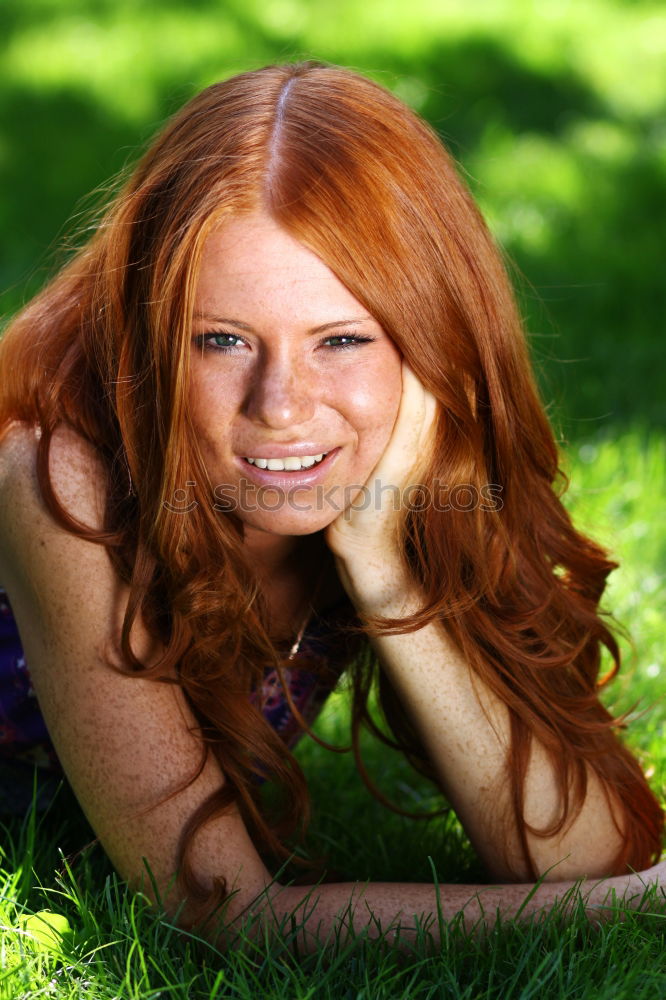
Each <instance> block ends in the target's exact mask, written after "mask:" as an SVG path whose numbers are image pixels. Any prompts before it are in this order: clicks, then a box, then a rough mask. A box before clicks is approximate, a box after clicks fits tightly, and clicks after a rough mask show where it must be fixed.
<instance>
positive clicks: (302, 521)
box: [241, 511, 338, 536]
mask: <svg viewBox="0 0 666 1000" xmlns="http://www.w3.org/2000/svg"><path fill="white" fill-rule="evenodd" d="M337 516H338V515H337V514H335V513H333V512H331V513H330V514H327V515H324V514H323V513H322V514H320V515H319V516H318V517H312V516H309V517H308V516H307V515H305V514H299V513H298V511H289V512H282V511H281V512H280V515H279V516H276V517H270V515H268V514H264V516H263V517H257V518H254V517H247V516H246V517H242V518H241V520H242V522H243V524H244V525H246V526H247V527H248V528H254V529H255V531H265V532H266V533H267V534H270V535H289V536H296V535H315V534H317V532H319V531H323V530H324V528H327V527H328V526H329V524H332V523H333V521H334V520H335V518H336V517H337Z"/></svg>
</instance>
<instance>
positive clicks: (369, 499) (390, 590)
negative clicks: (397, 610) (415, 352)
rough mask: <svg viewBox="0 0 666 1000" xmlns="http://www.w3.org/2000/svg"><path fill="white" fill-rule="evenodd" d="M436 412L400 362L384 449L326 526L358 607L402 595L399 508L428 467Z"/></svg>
mask: <svg viewBox="0 0 666 1000" xmlns="http://www.w3.org/2000/svg"><path fill="white" fill-rule="evenodd" d="M436 412H437V401H436V400H435V397H434V396H433V395H432V394H431V393H430V392H428V391H427V389H425V388H424V387H423V385H422V384H421V383H420V382H419V380H418V378H417V377H416V375H415V374H414V373H413V372H412V370H411V369H410V368H409V367H408V366H407V364H406V363H405V362H404V361H403V362H402V397H401V400H400V407H399V410H398V416H397V417H396V421H395V424H394V427H393V431H392V433H391V437H390V439H389V442H388V444H387V446H386V448H385V450H384V453H383V454H382V456H381V458H380V459H379V461H378V463H377V465H376V466H375V467H374V469H373V470H372V472H371V474H370V476H369V478H368V480H367V482H366V483H365V485H364V487H363V490H362V491H361V492H360V493H359V494H358V495H357V496H356V497H355V498H354V500H353V501H352V503H351V504H350V505H349V506H348V507H347V508H346V509H345V510H344V511H342V513H341V514H340V515H339V516H338V517H337V518H336V519H335V521H333V523H332V524H330V525H329V527H328V528H327V529H326V542H327V544H328V546H329V547H330V548H331V550H332V551H333V553H334V554H335V556H336V564H337V569H338V573H339V575H340V579H341V580H342V583H343V586H344V587H345V589H346V590H347V593H348V594H349V595H350V597H351V599H352V600H353V601H354V603H355V605H356V607H357V608H359V609H361V608H363V609H364V610H370V609H372V608H375V609H377V610H378V607H379V605H385V604H387V603H389V604H391V603H393V601H394V600H395V598H396V597H399V596H400V595H401V594H404V591H405V584H406V580H405V576H404V564H403V559H402V553H401V548H400V537H399V528H400V523H401V520H402V517H401V511H402V508H403V507H404V506H405V505H406V504H407V503H409V502H410V500H411V501H412V502H418V494H416V491H415V490H412V489H411V488H412V487H415V486H416V485H417V484H418V483H420V482H422V481H423V476H424V474H425V472H426V471H427V469H428V467H429V463H430V456H431V448H432V438H433V435H434V425H435V420H436ZM412 494H414V495H413V496H412Z"/></svg>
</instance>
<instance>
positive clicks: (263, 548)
mask: <svg viewBox="0 0 666 1000" xmlns="http://www.w3.org/2000/svg"><path fill="white" fill-rule="evenodd" d="M244 543H245V546H246V547H247V549H249V552H250V555H251V556H252V559H253V561H254V562H255V564H256V566H257V570H258V571H259V573H260V575H261V576H263V577H265V578H267V579H274V578H276V577H277V578H279V577H280V576H284V575H285V574H289V575H292V574H294V575H297V576H300V575H303V574H309V572H310V570H311V567H312V566H313V565H314V562H315V560H317V561H318V560H319V559H321V557H322V554H323V552H324V550H325V544H324V541H323V538H322V537H321V534H320V533H317V534H315V535H272V534H270V533H269V532H267V531H259V530H257V529H255V528H251V527H247V526H246V528H245V534H244Z"/></svg>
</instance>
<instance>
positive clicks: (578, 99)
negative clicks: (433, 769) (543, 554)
mask: <svg viewBox="0 0 666 1000" xmlns="http://www.w3.org/2000/svg"><path fill="white" fill-rule="evenodd" d="M665 55H666V17H665V15H664V11H663V4H659V3H658V2H654V0H577V2H576V3H575V4H573V3H567V2H564V0H542V2H540V3H539V4H529V3H526V2H524V0H479V2H477V3H475V4H470V3H469V0H446V2H442V0H410V2H409V3H407V4H405V3H398V2H397V0H364V3H362V4H359V3H358V2H357V0H196V2H193V0H168V2H167V0H2V2H1V3H0V77H1V78H2V81H3V86H2V92H1V93H0V116H1V119H2V125H1V126H0V189H1V190H2V191H3V192H10V193H11V197H10V196H5V197H4V198H2V199H0V318H1V317H2V316H9V315H10V314H11V313H13V312H14V311H15V310H16V309H17V308H18V307H19V305H20V304H21V302H23V301H25V299H26V298H27V297H29V295H30V294H32V292H34V291H35V290H36V289H37V288H38V287H39V285H40V284H41V283H42V282H43V280H44V278H45V276H46V275H47V274H48V272H49V271H50V270H52V267H53V264H52V256H53V255H52V253H51V251H50V250H49V247H53V246H54V245H56V244H57V243H58V238H57V236H56V234H58V233H62V231H63V227H64V225H65V220H66V219H68V218H71V216H72V213H73V212H74V213H76V212H77V211H78V210H79V209H80V208H81V206H82V202H81V199H82V198H84V197H85V195H86V194H87V193H88V192H89V191H91V190H92V189H93V188H95V187H96V186H99V185H101V186H102V188H103V187H104V185H105V184H106V183H107V181H108V178H109V176H111V175H112V174H113V173H114V172H115V171H116V170H118V169H119V168H121V167H122V166H123V164H124V163H125V162H126V161H131V160H132V159H133V158H134V156H135V153H136V151H137V149H138V148H139V147H141V146H142V145H143V144H144V143H145V142H146V140H147V139H148V137H149V136H150V135H151V133H152V132H153V131H154V129H155V128H156V127H157V125H158V124H159V123H160V121H162V120H163V119H164V118H165V117H166V115H168V114H169V113H171V112H172V111H174V110H175V109H176V108H177V107H178V106H179V105H180V104H182V103H183V102H184V101H185V100H186V99H187V98H188V97H189V96H191V95H192V94H193V93H194V92H195V91H196V90H198V89H199V88H200V87H203V86H205V85H207V84H209V83H212V82H213V81H215V80H217V79H221V78H223V77H225V76H227V75H230V74H231V73H233V72H237V71H240V70H244V69H248V68H254V67H257V66H261V65H264V64H265V63H268V62H272V61H286V60H289V59H295V58H303V57H315V58H320V59H324V60H330V61H333V62H339V63H342V64H345V65H349V66H353V67H356V68H358V69H359V70H361V71H363V72H367V73H368V74H370V75H372V76H374V77H375V78H376V79H378V80H379V81H380V82H381V83H383V84H384V85H386V86H388V87H390V88H392V89H393V90H394V91H395V92H396V93H397V94H398V95H399V96H401V97H402V98H403V99H404V100H405V101H407V102H408V103H409V104H410V105H411V106H412V107H414V108H415V109H416V110H417V111H418V112H420V113H421V114H423V115H424V116H425V117H426V118H428V120H429V121H431V122H432V123H433V125H434V126H435V127H436V128H437V129H438V130H439V132H440V133H441V134H442V135H443V136H444V137H445V139H446V141H447V142H448V144H449V146H450V147H451V148H452V151H453V152H454V154H455V155H456V156H457V157H458V158H459V159H460V161H461V163H462V167H463V170H464V172H465V175H466V176H467V178H468V180H469V183H470V185H471V187H472V189H473V191H474V193H475V195H476V197H477V198H478V199H479V201H480V203H481V206H482V208H483V210H484V212H485V213H486V215H487V217H488V219H489V221H490V224H491V227H492V229H493V231H494V233H495V234H496V236H497V237H498V239H499V241H500V242H501V244H502V246H503V247H504V248H505V249H506V250H507V252H508V254H510V256H511V259H512V260H513V262H514V264H515V267H516V272H517V273H518V274H519V276H520V278H519V285H520V287H521V303H522V308H523V311H524V313H525V315H526V319H527V326H528V329H529V330H530V334H531V344H532V348H533V352H534V356H535V360H536V364H537V369H538V373H539V376H540V378H541V381H542V384H543V386H544V390H545V391H544V395H545V398H546V399H547V400H549V401H552V406H553V413H554V416H555V420H556V423H557V425H558V428H559V429H560V432H561V435H562V438H563V442H564V456H565V462H566V467H567V470H568V472H569V473H570V476H571V483H572V485H571V488H570V490H569V492H568V495H567V496H568V499H567V502H568V504H569V505H570V507H571V509H572V511H573V512H574V515H575V517H576V520H577V522H578V523H579V524H580V525H581V526H584V527H585V528H586V529H587V530H588V531H589V533H590V534H592V535H593V536H594V537H595V538H597V539H599V540H600V541H602V542H603V543H605V544H606V545H607V546H608V547H609V548H610V549H611V550H612V551H613V552H614V553H615V554H616V555H617V557H618V558H619V560H620V561H621V564H622V566H621V569H620V570H618V571H617V572H616V573H614V574H613V576H612V578H611V583H610V586H609V589H608V593H607V598H606V602H605V604H606V607H607V608H608V609H609V610H612V611H613V613H614V615H615V616H616V618H617V619H618V621H619V622H621V623H622V624H623V625H624V626H625V627H626V629H627V630H628V633H629V634H630V636H631V639H632V641H633V645H632V644H631V643H630V642H629V641H628V640H623V649H624V653H625V666H624V669H623V671H622V673H621V674H620V676H619V677H618V678H616V679H615V680H614V681H613V682H612V684H610V685H609V686H608V688H607V689H606V690H605V691H604V694H603V697H604V698H605V699H606V700H607V701H608V702H609V703H612V704H613V705H614V707H615V709H616V711H617V712H624V711H627V710H630V709H631V710H632V715H633V718H634V721H633V723H632V724H631V725H630V727H629V729H628V731H627V734H626V738H627V740H628V741H629V743H630V744H631V746H632V747H633V748H634V750H635V752H636V753H637V754H638V755H639V756H640V758H641V760H642V762H643V764H644V766H645V768H646V771H647V773H648V775H649V777H650V780H651V782H652V784H653V787H654V788H655V790H656V791H657V792H658V793H659V794H661V795H662V796H663V790H664V787H665V783H664V777H665V774H666V741H665V740H664V736H663V734H664V732H665V731H666V730H665V725H664V724H665V722H666V718H665V716H666V703H665V701H664V698H663V692H664V680H665V672H666V667H665V666H664V663H663V648H664V642H663V633H664V619H665V615H664V611H665V610H666V608H665V605H666V581H665V567H666V527H664V521H663V517H662V512H663V497H664V493H665V491H666V394H665V393H664V391H663V363H662V355H663V317H664V315H665V314H666V302H665V301H664V287H665V286H664V283H663V280H662V277H661V274H660V272H659V271H658V270H657V269H658V268H659V267H660V264H661V260H662V257H663V248H662V242H663V235H662V233H663V226H660V225H659V221H658V220H660V219H661V218H663V210H664V209H663V206H664V204H665V203H666V158H665V157H664V143H663V137H664V125H663V122H664V94H665V93H666V58H664V56H665ZM85 204H86V203H85V202H84V203H83V205H84V206H85ZM523 275H524V276H525V277H524V279H523V277H522V276H523ZM345 704H346V703H345V696H344V693H341V694H339V695H336V696H334V697H332V698H331V699H330V701H329V703H328V704H327V706H326V708H325V711H324V713H323V715H322V717H321V719H320V722H319V723H318V726H319V731H320V732H321V734H322V735H323V736H325V737H326V738H327V739H329V740H333V741H335V740H338V741H340V742H344V740H345V736H346V731H347V715H346V707H345ZM299 756H300V758H301V760H302V762H303V765H304V767H305V769H306V771H307V774H308V777H309V781H310V785H311V789H312V796H313V802H314V821H313V825H312V831H311V835H310V840H309V843H308V849H309V850H310V851H312V852H313V853H325V854H326V855H327V856H328V859H329V862H330V866H331V868H332V869H334V870H335V871H336V872H339V873H340V874H341V877H343V878H351V879H361V880H365V879H382V880H389V881H391V880H396V881H397V880H411V881H431V880H432V878H433V871H435V872H436V874H437V877H438V879H439V880H440V881H441V882H442V883H444V884H445V883H446V882H451V881H458V882H474V881H480V880H481V879H482V878H483V874H482V871H481V869H480V867H479V864H478V862H477V860H476V858H475V857H474V855H473V852H472V851H471V848H470V846H469V844H468V843H467V841H466V839H465V837H464V835H463V833H462V831H461V829H460V827H459V826H458V824H457V823H456V821H455V818H454V817H452V816H450V815H447V816H445V817H444V818H441V819H438V820H433V821H430V822H428V823H424V822H419V821H414V820H407V819H404V818H402V817H400V816H397V815H395V814H392V813H390V812H387V811H386V810H385V809H383V808H382V807H381V806H380V805H379V804H378V803H377V802H375V801H374V800H373V799H372V798H370V796H369V794H368V793H367V792H366V791H365V789H364V787H363V786H362V784H361V782H360V780H359V778H358V776H357V775H356V773H355V769H354V766H353V763H352V761H351V760H350V759H349V757H348V756H344V755H343V756H340V755H333V754H331V753H328V752H326V751H325V750H323V749H322V748H321V747H319V746H317V745H315V744H314V743H312V741H307V740H305V741H303V742H302V744H301V746H300V748H299ZM365 756H366V761H367V764H368V767H369V770H370V772H371V773H372V774H373V775H374V776H375V777H376V779H377V781H378V783H379V785H380V787H381V788H382V789H383V790H384V791H385V792H387V793H388V794H390V795H391V796H392V797H394V799H396V800H397V801H399V802H401V803H402V804H403V805H404V806H405V807H411V808H414V807H417V808H418V807H422V808H428V807H430V806H434V805H436V804H437V799H436V797H435V796H434V794H433V791H432V788H431V787H430V786H428V785H427V784H426V783H425V782H423V781H421V780H420V779H417V778H416V777H415V776H414V775H413V774H412V773H411V772H410V771H409V769H408V768H407V766H406V765H405V764H404V762H403V761H401V760H400V759H399V758H398V757H396V755H394V754H391V753H390V752H389V751H387V750H386V748H384V747H378V746H377V745H376V744H374V743H373V742H372V741H371V740H368V741H367V743H366V747H365ZM92 837H93V835H92V833H91V831H90V829H89V828H88V827H87V824H86V822H85V820H84V819H83V817H82V816H81V814H80V812H79V811H78V807H77V806H76V804H75V803H74V802H73V801H72V800H71V798H68V796H67V795H66V794H63V795H62V796H61V797H60V798H59V799H58V800H57V802H56V804H55V806H54V808H53V809H52V810H51V811H50V813H48V814H47V815H46V816H44V817H41V818H39V817H37V818H35V817H34V816H29V817H27V818H26V819H25V820H24V821H21V820H18V819H12V820H7V821H5V822H4V824H3V832H2V837H1V839H0V1000H19V998H23V997H25V998H28V997H54V998H57V1000H64V998H74V997H76V998H79V997H81V998H84V997H85V998H90V1000H112V998H113V1000H115V998H119V1000H120V998H122V1000H125V998H127V1000H130V998H132V1000H134V998H136V1000H139V998H142V1000H144V998H145V1000H148V998H157V997H160V998H178V1000H180V998H182V1000H185V998H187V1000H204V998H214V997H238V998H248V1000H249V998H252V1000H254V998H257V997H268V998H278V997H279V998H284V1000H295V998H310V997H312V998H315V1000H320V998H322V1000H323V998H327V997H329V996H330V997H331V998H335V1000H361V998H362V1000H374V998H384V997H386V998H391V1000H394V998H400V997H409V998H424V1000H425V998H428V997H436V998H439V997H447V998H448V997H451V998H465V1000H475V998H481V997H497V998H498V1000H510V998H515V1000H528V998H531V997H534V998H535V1000H542V998H551V997H557V998H563V1000H564V998H567V1000H574V998H608V1000H622V998H627V1000H641V998H645V1000H655V998H659V997H664V996H666V958H665V955H666V949H665V948H664V928H666V923H665V922H664V921H665V920H666V915H659V914H650V915H648V914H645V913H643V914H637V913H630V914H629V915H628V916H627V918H626V919H625V920H623V921H619V920H618V921H611V922H608V923H605V924H604V925H602V926H601V927H599V928H593V927H592V926H590V925H589V924H588V923H587V922H585V921H584V920H582V919H574V920H573V921H572V922H570V923H569V924H567V925H563V923H562V921H561V920H560V919H559V918H558V916H557V914H554V915H553V916H552V917H550V918H549V919H547V920H545V921H543V922H542V923H540V924H538V925H531V926H526V925H522V926H501V927H497V928H496V929H495V930H493V931H492V932H491V933H489V934H487V935H486V936H476V937H471V938H470V937H466V936H465V935H464V934H462V933H461V930H460V928H459V927H457V926H455V925H454V926H452V927H451V928H449V929H448V931H447V933H446V935H445V938H444V943H443V945H442V947H441V949H440V951H439V952H438V953H437V954H436V956H433V954H431V953H430V952H429V950H428V941H427V929H424V933H423V938H422V940H421V941H420V942H419V943H417V945H416V946H415V947H414V950H413V953H412V954H411V955H407V956H405V955H400V954H399V953H398V952H396V951H395V950H394V949H388V948H386V947H384V946H383V945H382V944H381V943H372V942H368V941H365V940H362V939H359V940H357V941H356V942H354V943H353V944H351V945H349V946H348V947H347V948H346V949H344V950H341V951H340V952H339V953H338V954H334V953H332V952H328V953H327V954H325V955H313V956H310V957H307V958H301V959H300V960H298V961H295V960H294V959H293V957H292V956H291V955H290V954H289V953H288V952H287V951H286V950H285V949H280V948H279V947H278V946H274V947H273V948H272V949H269V948H267V947H263V946H261V945H257V946H256V947H254V948H248V950H247V951H245V952H243V953H241V952H238V953H234V954H227V955H220V954H218V953H216V952H215V951H214V950H213V949H212V948H211V947H209V946H207V945H204V944H202V943H198V942H196V941H194V940H192V939H190V938H188V937H187V936H186V935H184V934H183V933H181V932H178V931H176V930H174V929H173V928H172V927H170V926H169V925H168V923H166V922H165V921H164V920H162V919H161V918H160V916H159V914H157V913H155V912H153V911H151V910H150V909H149V907H148V906H147V904H146V901H145V900H144V899H143V898H141V897H138V896H133V895H130V894H129V893H128V892H127V891H126V889H125V887H124V885H123V884H122V883H121V882H119V880H118V879H117V877H116V876H115V874H114V873H113V871H112V869H111V867H110V865H109V863H108V861H107V860H106V859H105V857H104V855H103V853H102V851H101V850H100V849H99V848H98V847H93V848H90V849H88V850H84V851H83V852H82V853H79V851H80V848H81V847H82V846H83V845H85V844H87V843H88V842H89V841H91V840H92ZM64 858H70V861H69V862H68V863H65V861H64ZM42 911H50V913H51V914H56V915H61V916H63V917H64V918H66V920H67V922H68V925H69V928H70V930H69V932H68V933H66V934H65V935H64V937H63V938H62V939H61V938H60V937H59V936H57V935H56V936H53V935H52V934H51V935H49V931H48V923H45V922H44V920H43V919H37V918H35V917H34V916H33V919H32V920H31V915H34V914H36V913H39V912H42ZM48 920H50V921H51V922H53V921H54V920H55V921H57V917H48V918H47V921H48ZM61 926H64V925H62V924H61ZM40 931H41V932H40ZM36 939H37V940H36Z"/></svg>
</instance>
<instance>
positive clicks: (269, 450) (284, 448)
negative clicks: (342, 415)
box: [238, 441, 335, 461]
mask: <svg viewBox="0 0 666 1000" xmlns="http://www.w3.org/2000/svg"><path fill="white" fill-rule="evenodd" d="M334 450H335V449H334V448H331V447H330V446H329V447H327V448H322V447H321V445H319V444H313V443H312V442H311V441H306V442H305V443H299V444H274V445H270V447H269V446H267V445H263V446H262V447H261V448H258V449H257V450H256V451H244V452H243V453H242V454H241V455H239V456H238V457H239V458H240V459H241V461H242V460H243V459H244V458H247V457H248V455H249V457H250V458H289V456H290V455H293V456H295V457H296V458H302V457H303V455H323V454H324V453H325V452H327V451H328V452H330V451H334Z"/></svg>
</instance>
